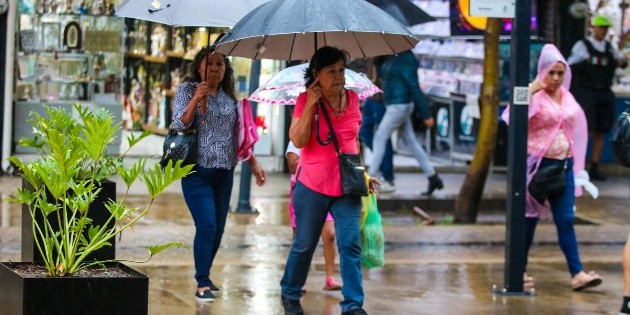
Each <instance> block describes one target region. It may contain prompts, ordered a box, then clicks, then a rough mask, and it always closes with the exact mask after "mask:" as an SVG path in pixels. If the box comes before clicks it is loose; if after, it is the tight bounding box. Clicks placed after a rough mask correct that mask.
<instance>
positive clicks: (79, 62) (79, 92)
mask: <svg viewBox="0 0 630 315" xmlns="http://www.w3.org/2000/svg"><path fill="white" fill-rule="evenodd" d="M59 3H60V2H59ZM59 3H57V2H55V1H53V2H50V1H34V2H32V1H31V2H25V3H24V4H23V5H21V6H20V14H19V19H18V20H17V22H16V29H17V30H18V32H19V33H18V37H17V47H16V48H17V49H16V51H17V53H16V61H17V62H16V82H15V93H14V95H15V99H16V102H15V110H14V121H16V122H23V121H26V120H27V119H28V116H29V113H30V112H31V111H33V112H38V113H40V114H41V113H44V108H43V105H44V104H49V105H51V106H63V107H69V108H70V107H71V106H72V103H81V104H85V105H87V106H94V107H95V108H96V107H105V108H107V109H108V110H110V112H112V114H114V116H115V117H117V118H118V121H116V122H119V121H120V120H121V119H122V118H121V108H122V107H121V104H122V97H121V91H122V73H123V59H124V46H123V42H124V38H123V35H124V29H125V25H124V19H122V18H118V17H114V16H110V15H104V14H107V13H111V12H110V11H109V9H108V8H110V7H112V6H113V5H114V4H113V3H112V2H109V1H107V2H102V1H101V2H98V5H97V4H94V5H93V6H92V7H90V8H86V7H85V2H81V3H79V2H77V0H75V1H72V0H69V1H66V2H64V5H63V6H62V5H59ZM14 125H15V126H14V132H13V143H14V148H15V152H17V153H22V152H23V151H24V150H26V149H25V148H22V147H19V146H17V143H18V141H19V139H20V138H21V137H24V136H29V137H30V136H31V132H30V130H26V129H25V128H24V127H25V126H23V125H24V124H14ZM117 139H118V140H120V137H118V138H117ZM115 146H116V143H114V144H112V151H116V148H115ZM116 153H117V152H116Z"/></svg>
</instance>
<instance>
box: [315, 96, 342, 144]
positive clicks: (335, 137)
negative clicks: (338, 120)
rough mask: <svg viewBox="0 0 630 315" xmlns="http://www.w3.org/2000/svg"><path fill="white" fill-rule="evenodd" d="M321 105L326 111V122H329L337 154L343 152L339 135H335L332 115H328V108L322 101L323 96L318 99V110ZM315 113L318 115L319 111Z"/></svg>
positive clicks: (323, 110)
mask: <svg viewBox="0 0 630 315" xmlns="http://www.w3.org/2000/svg"><path fill="white" fill-rule="evenodd" d="M320 107H321V108H322V112H324V119H326V123H327V124H328V129H330V137H331V138H332V141H333V144H334V145H335V150H336V151H337V154H341V149H340V148H339V142H337V136H336V135H335V129H333V125H332V122H331V121H330V116H328V112H326V108H325V107H324V103H323V102H322V99H321V98H320V99H319V100H318V101H317V110H318V111H319V108H320ZM315 115H317V113H316V114H315Z"/></svg>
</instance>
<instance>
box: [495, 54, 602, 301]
mask: <svg viewBox="0 0 630 315" xmlns="http://www.w3.org/2000/svg"><path fill="white" fill-rule="evenodd" d="M570 85H571V68H570V67H569V65H568V64H567V61H566V60H565V59H564V57H563V56H562V54H561V53H560V51H558V49H557V48H556V46H554V45H552V44H546V45H545V46H544V47H543V49H542V52H541V54H540V58H539V60H538V75H537V76H536V79H535V80H534V81H533V82H532V83H531V84H530V92H531V94H532V96H531V102H530V105H529V109H528V117H529V120H528V134H527V184H528V185H529V182H530V180H531V178H532V176H533V175H534V174H535V173H536V171H537V170H538V168H539V167H544V166H547V165H552V164H563V163H565V160H566V162H567V164H568V168H567V171H566V186H565V189H564V191H563V192H562V193H561V194H559V195H556V196H550V197H548V198H547V199H546V200H541V201H539V200H536V199H534V198H533V197H532V196H531V195H530V194H529V192H528V193H527V198H526V219H525V222H526V225H527V226H526V249H527V253H529V249H530V247H531V245H532V240H533V238H534V232H535V229H536V225H537V223H538V220H539V219H540V218H549V217H551V216H553V221H554V223H555V225H556V229H557V231H558V243H559V244H560V248H561V249H562V252H563V253H564V256H565V258H566V260H567V265H568V267H569V272H570V273H571V277H572V278H571V287H572V288H573V290H576V291H579V290H582V289H584V288H587V287H593V286H596V285H599V284H601V283H602V278H601V277H600V275H598V274H597V273H595V272H588V273H587V272H584V270H583V269H582V263H581V261H580V255H579V252H578V245H577V238H576V235H575V229H574V226H573V225H574V206H575V196H580V195H581V194H582V189H581V187H579V186H576V185H575V180H574V174H580V173H581V172H582V171H583V170H584V159H585V156H586V145H587V141H588V140H587V139H588V134H587V124H586V118H585V116H584V112H583V111H582V108H581V107H580V105H579V104H578V103H577V102H576V101H575V98H574V97H573V95H571V93H570V92H569V86H570ZM503 120H505V121H506V122H509V108H508V109H506V110H505V111H504V112H503ZM526 259H527V256H526ZM525 265H526V266H527V261H525ZM524 285H525V287H526V288H532V287H533V286H534V280H533V278H532V277H529V276H528V275H527V273H525V274H524Z"/></svg>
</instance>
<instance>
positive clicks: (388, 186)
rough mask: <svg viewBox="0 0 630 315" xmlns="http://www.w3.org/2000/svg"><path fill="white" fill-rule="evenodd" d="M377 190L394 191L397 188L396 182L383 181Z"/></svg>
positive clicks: (381, 191)
mask: <svg viewBox="0 0 630 315" xmlns="http://www.w3.org/2000/svg"><path fill="white" fill-rule="evenodd" d="M377 190H378V192H380V193H388V192H393V191H394V190H396V187H395V186H394V182H391V181H382V184H381V185H380V186H378V188H377Z"/></svg>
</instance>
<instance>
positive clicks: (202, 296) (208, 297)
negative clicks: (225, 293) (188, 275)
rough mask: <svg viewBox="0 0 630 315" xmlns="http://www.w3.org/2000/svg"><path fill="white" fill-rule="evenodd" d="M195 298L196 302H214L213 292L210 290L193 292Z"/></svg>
mask: <svg viewBox="0 0 630 315" xmlns="http://www.w3.org/2000/svg"><path fill="white" fill-rule="evenodd" d="M195 298H196V299H197V301H198V302H202V303H211V302H214V294H212V291H210V290H204V291H203V293H199V291H197V292H195Z"/></svg>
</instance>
